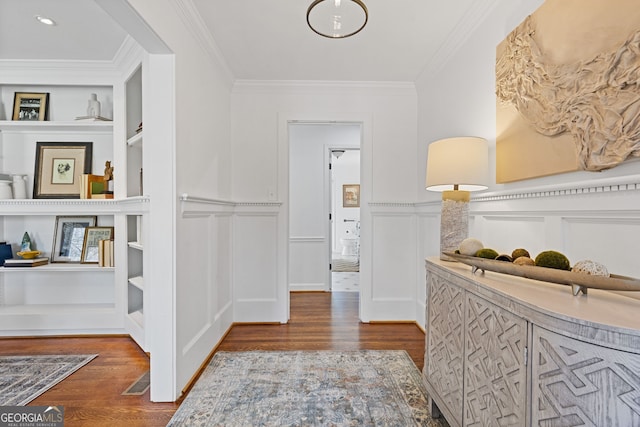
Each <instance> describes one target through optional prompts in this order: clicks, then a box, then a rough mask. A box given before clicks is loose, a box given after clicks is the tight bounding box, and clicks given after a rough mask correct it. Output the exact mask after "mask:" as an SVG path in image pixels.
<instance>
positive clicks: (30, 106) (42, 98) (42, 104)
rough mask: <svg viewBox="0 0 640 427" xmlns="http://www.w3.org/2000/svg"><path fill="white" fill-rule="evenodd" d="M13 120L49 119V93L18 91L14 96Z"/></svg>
mask: <svg viewBox="0 0 640 427" xmlns="http://www.w3.org/2000/svg"><path fill="white" fill-rule="evenodd" d="M13 120H29V121H44V120H49V94H48V93H27V92H16V93H15V95H14V97H13Z"/></svg>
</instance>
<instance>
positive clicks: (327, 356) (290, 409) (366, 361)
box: [168, 351, 443, 427]
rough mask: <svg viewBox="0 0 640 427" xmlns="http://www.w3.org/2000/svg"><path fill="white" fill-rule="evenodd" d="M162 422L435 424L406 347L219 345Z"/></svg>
mask: <svg viewBox="0 0 640 427" xmlns="http://www.w3.org/2000/svg"><path fill="white" fill-rule="evenodd" d="M168 425H169V426H225V427H234V426H238V427H240V426H242V427H246V426H402V427H407V426H441V425H443V424H440V423H439V422H438V421H435V420H433V419H431V417H430V414H429V411H428V407H427V398H426V392H425V389H424V385H423V384H422V378H421V376H420V371H418V369H417V368H416V366H415V364H414V363H413V361H412V360H411V358H410V357H409V355H408V354H407V353H406V352H405V351H353V352H337V351H284V352H268V351H252V352H219V353H216V354H215V356H214V358H213V359H212V361H211V363H210V364H209V366H207V368H206V369H205V371H204V372H203V373H202V375H201V377H200V379H198V381H197V382H196V384H195V385H194V387H193V389H192V390H191V391H190V392H189V394H188V395H187V397H186V398H185V400H184V401H183V403H182V405H180V408H178V411H177V412H176V413H175V414H174V416H173V418H172V419H171V421H170V422H169V424H168Z"/></svg>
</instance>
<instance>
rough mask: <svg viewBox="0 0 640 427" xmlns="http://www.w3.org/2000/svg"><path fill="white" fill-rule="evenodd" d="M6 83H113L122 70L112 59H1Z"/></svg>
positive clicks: (0, 70)
mask: <svg viewBox="0 0 640 427" xmlns="http://www.w3.org/2000/svg"><path fill="white" fill-rule="evenodd" d="M0 73H1V74H2V84H3V85H12V84H16V85H22V84H27V83H29V82H34V81H37V82H38V84H39V85H67V84H74V85H106V86H110V85H112V84H113V81H114V79H115V78H117V77H118V76H119V75H120V72H119V70H118V69H116V67H115V66H114V64H113V62H112V61H86V60H83V61H74V60H38V59H28V60H12V59H5V60H0Z"/></svg>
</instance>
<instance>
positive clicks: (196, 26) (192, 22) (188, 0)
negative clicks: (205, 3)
mask: <svg viewBox="0 0 640 427" xmlns="http://www.w3.org/2000/svg"><path fill="white" fill-rule="evenodd" d="M173 5H174V7H175V9H176V10H177V11H178V15H179V16H180V18H181V19H182V21H183V22H184V24H185V27H186V28H187V29H189V30H190V31H191V34H192V35H193V37H194V38H195V39H196V40H197V42H198V43H199V44H200V47H201V48H202V49H203V50H204V51H205V52H207V53H208V54H209V56H208V57H209V58H210V59H211V61H212V62H213V63H214V65H215V66H217V67H219V68H220V70H221V71H222V73H223V75H224V78H225V80H226V83H227V85H228V86H229V87H232V86H233V83H234V81H235V76H234V75H233V72H232V71H231V68H229V64H228V63H227V60H226V59H225V57H224V55H223V54H222V51H221V50H220V48H219V47H218V44H217V43H216V41H215V40H214V38H213V36H212V35H211V32H210V31H209V29H208V28H207V25H206V24H205V22H204V19H202V15H200V13H199V12H198V9H197V8H196V7H195V6H194V4H193V0H175V1H174V2H173Z"/></svg>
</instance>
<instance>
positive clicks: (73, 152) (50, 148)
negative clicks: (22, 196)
mask: <svg viewBox="0 0 640 427" xmlns="http://www.w3.org/2000/svg"><path fill="white" fill-rule="evenodd" d="M92 151H93V143H92V142H38V143H36V166H35V172H34V178H33V198H34V199H79V198H80V190H81V187H80V181H81V179H80V175H82V174H90V173H91V160H92Z"/></svg>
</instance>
